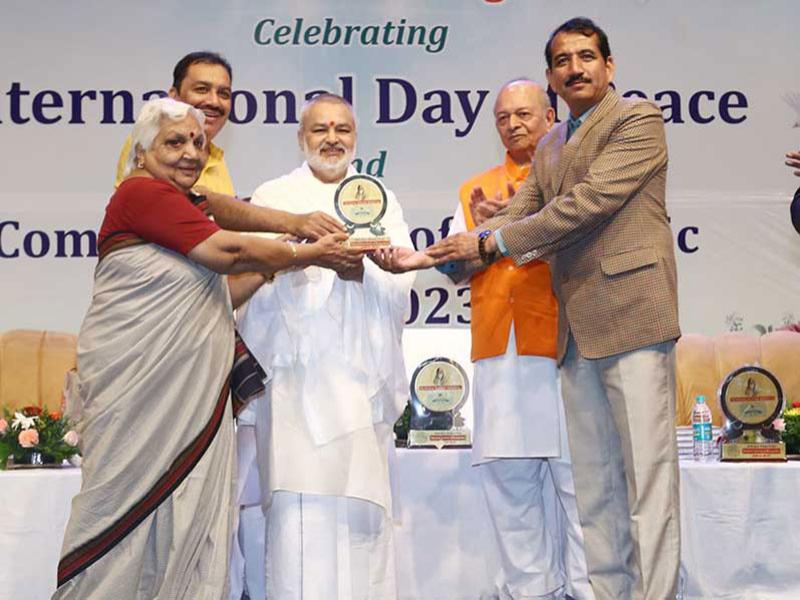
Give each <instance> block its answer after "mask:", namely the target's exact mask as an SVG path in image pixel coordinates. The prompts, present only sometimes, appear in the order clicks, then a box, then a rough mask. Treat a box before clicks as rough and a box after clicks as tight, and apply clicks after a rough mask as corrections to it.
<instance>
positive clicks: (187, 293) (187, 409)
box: [53, 98, 361, 600]
mask: <svg viewBox="0 0 800 600" xmlns="http://www.w3.org/2000/svg"><path fill="white" fill-rule="evenodd" d="M203 120H204V116H203V114H202V113H201V112H200V111H198V110H197V109H195V108H192V107H191V106H189V105H188V104H183V103H181V102H177V101H175V100H171V99H167V98H164V99H158V100H152V101H150V102H148V103H146V104H145V105H144V107H143V108H142V110H141V113H140V114H139V118H138V119H137V122H136V124H135V126H134V129H133V147H134V148H135V152H132V153H131V158H130V164H129V165H128V172H129V176H128V178H127V179H125V181H124V182H123V183H122V184H121V185H120V186H119V188H118V190H117V192H116V193H115V194H114V195H113V196H112V198H111V200H110V202H109V204H108V206H107V208H106V214H105V219H104V220H103V225H102V227H101V230H100V234H99V240H98V248H99V263H98V265H97V268H96V270H95V282H94V293H93V296H92V301H91V306H90V307H89V311H88V313H87V315H86V318H85V320H84V322H83V325H82V327H81V331H80V335H79V338H78V373H77V386H76V387H77V393H78V395H79V396H80V400H81V404H82V410H83V415H82V421H81V422H82V432H83V450H84V460H83V483H82V487H81V491H80V493H79V494H78V495H77V496H76V497H75V499H74V500H73V503H72V513H71V515H70V519H69V523H68V525H67V531H66V535H65V539H64V546H63V550H62V558H61V561H60V563H59V568H58V589H57V590H56V592H55V595H54V596H53V598H55V599H59V600H67V599H70V600H72V599H75V600H92V599H98V600H99V599H102V600H107V599H111V598H113V599H114V600H127V599H131V600H133V599H142V600H144V599H151V598H164V599H167V598H169V599H170V600H173V599H175V600H177V599H186V600H189V599H191V600H212V599H213V600H218V599H222V598H227V585H228V577H227V568H228V551H229V544H230V540H231V537H232V529H231V528H232V524H233V521H234V512H233V508H234V503H235V498H234V483H233V482H234V453H235V450H234V435H233V420H232V418H231V411H232V408H231V403H230V402H229V401H228V398H229V385H230V383H229V382H230V380H229V374H230V372H231V371H232V369H234V367H236V369H239V366H240V365H241V364H243V362H242V361H241V360H239V353H238V352H237V351H239V350H242V346H241V345H238V344H235V342H234V339H235V337H234V336H235V334H234V321H233V313H232V311H233V309H234V308H235V307H236V306H238V305H239V304H241V303H242V302H244V301H245V300H246V299H247V298H248V297H249V295H250V294H252V293H253V292H255V290H257V289H258V287H259V286H261V285H262V284H263V283H264V282H265V281H266V280H268V279H269V276H270V275H271V274H273V273H274V272H276V271H279V270H282V269H288V268H293V267H304V266H307V265H311V264H315V265H318V266H322V267H328V268H334V269H337V270H340V269H348V268H352V266H353V264H355V263H357V262H358V261H360V259H361V254H360V253H358V252H354V251H352V250H347V249H345V248H343V247H342V245H341V243H340V242H341V241H342V240H344V239H345V238H346V236H345V235H344V234H330V235H327V236H325V237H323V238H321V239H319V240H318V241H317V242H316V243H313V244H298V245H294V244H290V243H287V242H284V241H278V240H267V239H263V238H259V237H255V236H244V235H240V234H236V233H233V232H229V231H223V230H221V229H220V228H219V227H217V225H215V224H214V222H212V221H211V220H209V219H208V218H207V217H206V216H205V214H204V213H203V211H202V210H201V209H202V208H203V203H202V199H201V198H200V199H198V198H194V200H192V199H190V196H189V195H187V194H188V193H189V192H190V189H191V186H192V185H193V184H194V183H195V181H196V179H197V177H198V176H199V174H200V171H201V168H202V166H203V164H204V163H205V159H206V151H205V147H206V144H205V139H204V137H203V127H202V125H203ZM237 273H242V274H243V275H240V276H238V277H236V278H230V279H229V278H227V277H225V276H224V274H237ZM235 346H236V348H235ZM246 362H247V361H246V360H244V363H246ZM254 366H255V365H254ZM262 374H263V372H262ZM252 379H253V378H251V381H250V383H252ZM255 379H259V378H258V376H256V377H255Z"/></svg>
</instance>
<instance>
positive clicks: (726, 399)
mask: <svg viewBox="0 0 800 600" xmlns="http://www.w3.org/2000/svg"><path fill="white" fill-rule="evenodd" d="M719 405H720V408H721V409H722V412H723V413H724V414H725V417H726V419H727V422H726V425H725V429H724V430H723V440H722V444H721V445H720V460H724V461H745V460H746V461H769V460H779V461H782V460H786V446H785V444H784V443H783V442H782V441H780V432H778V431H776V430H775V429H774V428H773V427H772V421H774V420H775V419H776V418H777V417H778V416H780V414H781V412H782V411H783V390H782V389H781V385H780V383H779V382H778V379H777V378H776V377H775V375H773V374H772V373H771V372H769V371H768V370H766V369H764V368H762V367H757V366H749V365H748V366H744V367H740V368H738V369H736V370H735V371H733V372H731V373H730V374H729V375H728V376H727V377H726V378H725V381H724V382H723V383H722V387H721V388H720V390H719Z"/></svg>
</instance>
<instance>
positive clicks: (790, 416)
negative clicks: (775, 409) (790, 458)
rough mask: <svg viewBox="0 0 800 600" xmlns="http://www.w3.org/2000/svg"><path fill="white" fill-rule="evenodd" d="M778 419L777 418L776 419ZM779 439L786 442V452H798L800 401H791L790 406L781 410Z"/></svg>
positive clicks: (799, 448) (799, 440) (799, 445)
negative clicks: (781, 427) (781, 426)
mask: <svg viewBox="0 0 800 600" xmlns="http://www.w3.org/2000/svg"><path fill="white" fill-rule="evenodd" d="M776 420H778V419H776ZM780 425H783V429H780V427H776V429H779V430H780V431H781V439H783V443H784V444H786V454H800V402H792V406H791V408H787V409H786V410H784V411H783V419H782V423H780Z"/></svg>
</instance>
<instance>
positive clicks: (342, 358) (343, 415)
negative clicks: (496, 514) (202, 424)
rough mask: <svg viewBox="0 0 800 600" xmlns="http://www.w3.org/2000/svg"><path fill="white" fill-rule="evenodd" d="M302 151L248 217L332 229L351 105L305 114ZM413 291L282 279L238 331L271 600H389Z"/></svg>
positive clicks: (359, 280) (386, 279) (396, 285)
mask: <svg viewBox="0 0 800 600" xmlns="http://www.w3.org/2000/svg"><path fill="white" fill-rule="evenodd" d="M298 142H299V144H300V147H301V149H302V150H303V152H304V154H305V156H306V162H304V163H303V164H302V165H301V166H300V167H298V168H297V169H295V170H294V171H292V172H291V173H289V174H287V175H284V176H283V177H279V178H278V179H274V180H271V181H268V182H266V183H264V184H263V185H261V186H260V187H259V188H258V189H257V190H256V191H255V193H254V194H253V196H252V200H251V201H252V203H253V204H255V205H259V206H268V207H270V208H280V209H283V210H286V211H289V212H295V213H304V212H308V211H309V210H319V211H324V212H327V213H328V214H330V215H332V216H336V211H335V209H334V194H335V191H336V188H337V185H338V184H339V183H340V182H341V181H342V180H343V179H345V178H346V177H348V176H350V175H353V174H355V170H354V169H353V168H352V166H350V162H351V160H352V158H353V155H354V152H355V144H356V124H355V118H354V115H353V110H352V107H351V106H350V104H349V103H348V102H347V101H346V100H344V99H343V98H341V97H339V96H334V95H331V94H324V95H321V96H317V97H316V98H314V99H312V100H311V101H309V102H308V103H307V104H306V105H304V106H303V109H302V112H301V117H300V129H299V131H298ZM387 197H388V207H387V210H386V213H385V215H384V216H383V217H382V219H381V222H382V225H383V226H384V227H385V228H386V233H387V235H388V236H389V237H390V238H391V243H392V245H393V246H401V247H406V248H410V247H411V240H410V238H409V235H408V226H407V225H406V223H405V221H404V220H403V214H402V210H401V208H400V205H399V204H398V203H397V200H396V198H395V196H394V194H392V193H391V192H390V191H388V190H387ZM412 283H413V275H408V274H403V275H396V274H390V273H387V272H385V271H383V270H381V269H380V268H378V267H377V266H376V265H375V264H373V263H372V262H371V261H370V260H369V259H368V258H367V257H364V259H363V260H362V262H361V263H360V264H359V265H358V267H356V268H353V269H350V270H349V271H343V272H339V273H336V272H334V271H324V270H321V269H316V268H308V269H303V270H296V271H291V272H285V273H282V274H279V275H278V276H277V277H276V279H275V281H274V283H273V284H272V285H270V286H267V287H268V289H266V288H265V289H263V290H262V291H260V292H259V293H257V294H256V295H255V296H253V298H252V299H251V300H250V303H249V305H248V307H247V309H246V311H245V313H244V314H243V315H242V316H241V318H240V328H241V334H242V336H243V337H244V339H245V340H246V342H247V344H248V346H249V347H250V348H251V349H252V351H253V353H254V354H255V355H256V356H257V357H258V359H259V361H260V362H261V364H262V365H264V367H265V368H266V369H267V370H268V371H269V372H270V373H271V375H272V380H271V384H270V385H269V386H268V390H267V392H266V395H265V396H264V397H263V398H261V399H259V400H258V401H257V406H256V408H255V411H256V440H257V442H256V445H257V460H258V472H259V479H260V482H261V491H262V501H263V506H264V510H265V514H266V519H267V532H266V588H267V589H266V591H267V597H268V598H270V600H295V599H296V600H300V599H301V598H302V599H303V600H316V599H319V600H367V599H369V600H383V599H387V600H393V599H395V598H396V582H395V565H394V549H393V536H392V521H391V510H392V506H391V503H392V499H391V490H390V485H389V459H390V455H392V454H393V452H394V446H393V435H392V429H393V425H394V422H395V420H396V419H397V417H398V416H399V415H400V413H401V411H402V409H403V407H404V405H405V403H406V400H407V397H408V385H407V380H406V375H405V368H404V364H403V356H402V348H401V336H402V329H403V318H404V312H405V308H406V304H407V299H408V294H409V291H410V288H411V285H412Z"/></svg>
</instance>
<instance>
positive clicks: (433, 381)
mask: <svg viewBox="0 0 800 600" xmlns="http://www.w3.org/2000/svg"><path fill="white" fill-rule="evenodd" d="M468 395H469V381H468V380H467V374H466V373H465V372H464V369H463V368H462V367H461V365H459V364H458V363H457V362H455V361H454V360H450V359H449V358H444V357H435V358H429V359H427V360H425V361H423V362H422V364H420V365H419V366H418V367H417V368H416V370H415V371H414V374H413V375H412V376H411V421H410V424H409V431H408V446H409V448H413V447H431V446H433V447H436V448H438V449H440V450H441V449H442V448H443V447H445V446H451V447H469V446H471V445H472V435H471V433H470V430H469V429H468V428H467V427H465V426H464V418H463V417H462V416H461V413H460V410H461V407H462V406H464V403H465V402H466V401H467V396H468Z"/></svg>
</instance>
